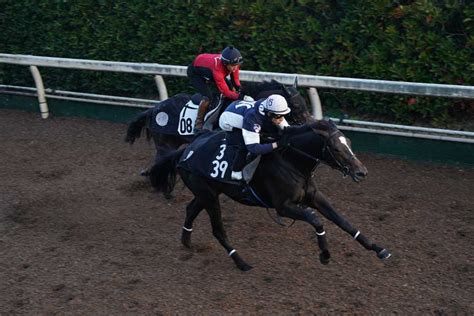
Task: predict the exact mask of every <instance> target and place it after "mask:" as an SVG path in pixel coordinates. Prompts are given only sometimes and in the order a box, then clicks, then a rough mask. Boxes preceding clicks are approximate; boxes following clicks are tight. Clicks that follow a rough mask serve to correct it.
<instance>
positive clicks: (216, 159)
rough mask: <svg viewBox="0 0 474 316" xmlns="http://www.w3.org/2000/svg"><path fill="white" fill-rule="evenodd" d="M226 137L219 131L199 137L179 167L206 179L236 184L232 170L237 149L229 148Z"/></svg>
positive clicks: (183, 156) (191, 145)
mask: <svg viewBox="0 0 474 316" xmlns="http://www.w3.org/2000/svg"><path fill="white" fill-rule="evenodd" d="M225 135H226V133H225V132H223V131H218V132H207V133H204V134H202V135H200V136H198V137H197V138H196V139H195V140H194V141H193V142H192V143H191V144H190V145H189V146H188V147H187V148H186V149H185V151H184V153H183V155H182V156H181V159H180V161H179V163H178V167H179V168H183V169H186V170H188V171H192V172H194V173H197V174H199V175H201V176H204V177H206V178H210V179H214V180H218V181H222V182H235V181H234V180H232V179H231V173H232V170H231V168H232V161H233V159H234V155H235V152H236V150H235V149H236V148H234V147H233V146H227V143H226V138H225Z"/></svg>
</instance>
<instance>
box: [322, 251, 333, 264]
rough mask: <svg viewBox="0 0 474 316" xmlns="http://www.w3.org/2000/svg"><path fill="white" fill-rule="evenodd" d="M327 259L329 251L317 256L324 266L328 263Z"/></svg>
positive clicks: (329, 256)
mask: <svg viewBox="0 0 474 316" xmlns="http://www.w3.org/2000/svg"><path fill="white" fill-rule="evenodd" d="M329 258H331V255H330V254H329V251H323V252H321V253H320V254H319V261H320V262H321V263H322V264H324V265H326V264H328V263H329Z"/></svg>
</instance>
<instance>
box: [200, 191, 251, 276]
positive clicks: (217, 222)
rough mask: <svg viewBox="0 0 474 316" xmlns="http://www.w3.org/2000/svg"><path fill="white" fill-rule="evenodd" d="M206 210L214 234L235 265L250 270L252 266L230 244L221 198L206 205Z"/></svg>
mask: <svg viewBox="0 0 474 316" xmlns="http://www.w3.org/2000/svg"><path fill="white" fill-rule="evenodd" d="M206 211H207V213H208V214H209V217H210V219H211V225H212V234H213V235H214V237H215V238H216V239H217V240H218V241H219V243H220V244H221V245H222V246H223V247H224V248H225V250H226V251H227V254H228V255H229V257H231V258H232V260H234V263H235V265H236V266H237V267H238V268H239V269H240V270H242V271H249V270H251V269H252V266H251V265H249V264H247V263H246V262H245V261H244V260H243V259H242V258H241V257H240V256H239V254H238V253H237V251H236V250H235V249H234V247H232V246H231V245H230V244H229V241H228V239H227V234H226V233H225V230H224V224H223V223H222V215H221V209H220V205H219V200H218V199H217V198H216V200H215V203H213V205H211V206H206Z"/></svg>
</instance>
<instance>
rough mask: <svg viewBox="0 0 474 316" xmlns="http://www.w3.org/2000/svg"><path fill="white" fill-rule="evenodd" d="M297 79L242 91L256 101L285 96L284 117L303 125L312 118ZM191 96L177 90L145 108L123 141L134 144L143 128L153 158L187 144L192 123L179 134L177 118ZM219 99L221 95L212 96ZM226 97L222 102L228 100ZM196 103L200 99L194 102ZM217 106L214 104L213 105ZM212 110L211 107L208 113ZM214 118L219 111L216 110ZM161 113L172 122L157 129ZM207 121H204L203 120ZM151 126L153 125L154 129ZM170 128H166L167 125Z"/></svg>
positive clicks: (190, 135) (250, 87)
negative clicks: (152, 145) (286, 109)
mask: <svg viewBox="0 0 474 316" xmlns="http://www.w3.org/2000/svg"><path fill="white" fill-rule="evenodd" d="M296 86H297V82H296V80H295V82H294V84H293V85H292V86H285V85H283V84H281V83H279V82H277V81H275V80H272V81H270V82H263V83H260V84H258V85H249V86H246V87H245V88H244V91H243V93H244V94H246V95H249V96H251V97H253V98H254V99H255V100H258V99H262V98H266V97H268V96H269V95H271V94H279V95H282V96H283V97H285V99H286V101H287V102H288V106H289V107H290V108H291V112H290V114H289V115H288V116H287V120H288V122H289V123H290V124H303V123H307V122H311V121H314V119H313V118H312V116H311V114H310V113H309V112H308V107H307V104H306V100H305V99H304V97H303V96H302V95H301V94H300V93H299V91H298V90H297V87H296ZM192 97H193V96H191V95H189V94H184V93H180V94H177V95H174V96H172V97H171V98H169V99H167V100H164V101H162V102H159V103H158V104H157V105H156V106H155V107H154V108H152V109H149V110H146V111H144V112H141V113H140V114H138V116H137V117H136V118H135V119H134V120H133V121H131V122H130V123H129V125H128V128H127V135H126V137H125V141H126V142H128V143H130V144H133V143H134V142H135V140H136V139H137V138H139V137H140V136H141V134H142V130H143V129H146V135H147V139H150V138H153V141H154V143H155V148H156V158H157V159H158V157H159V156H160V155H162V154H164V153H166V152H167V151H170V150H173V149H177V148H179V147H180V146H181V145H183V144H187V143H189V142H190V141H192V140H193V138H194V136H195V135H193V134H192V124H191V123H189V122H188V123H186V125H187V127H189V133H185V134H186V135H182V134H180V133H179V128H181V127H180V126H179V124H181V122H178V117H179V115H180V113H182V109H183V107H185V106H186V104H187V103H188V102H189V101H190V100H192ZM215 99H216V100H219V99H220V98H215ZM228 101H229V100H227V102H225V100H224V103H227V104H228V103H229V102H228ZM194 103H197V104H199V101H198V100H197V101H196V102H194ZM214 106H216V105H214ZM165 107H166V108H168V113H167V114H163V112H164V110H163V109H164V108H165ZM225 107H226V106H225V104H224V105H223V106H221V107H220V108H219V111H221V112H222V111H224V110H225ZM211 111H212V109H211V110H210V112H211ZM216 114H217V115H216V116H217V121H218V116H219V114H220V113H216ZM160 115H162V116H163V117H164V118H163V119H166V122H174V125H173V124H172V123H169V124H166V128H160V127H159V126H157V124H154V122H153V121H155V120H158V121H159V120H160V119H161V118H162V117H159V116H160ZM205 124H206V123H205ZM153 127H154V128H153ZM168 127H169V128H168Z"/></svg>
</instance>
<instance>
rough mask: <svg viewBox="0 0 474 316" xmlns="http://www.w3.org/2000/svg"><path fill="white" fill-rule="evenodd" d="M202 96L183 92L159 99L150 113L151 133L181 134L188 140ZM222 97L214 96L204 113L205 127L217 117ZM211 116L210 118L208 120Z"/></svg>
mask: <svg viewBox="0 0 474 316" xmlns="http://www.w3.org/2000/svg"><path fill="white" fill-rule="evenodd" d="M201 98H202V96H201V95H200V94H199V93H196V94H194V95H193V96H192V97H191V96H189V95H188V94H185V93H180V94H177V95H175V96H173V97H171V98H169V99H166V100H164V101H161V102H160V103H159V104H158V105H157V106H156V107H155V108H154V109H153V113H152V119H151V122H150V129H151V131H152V133H153V134H167V135H181V136H183V137H184V138H185V139H187V140H188V141H191V140H192V138H193V137H194V131H193V130H194V122H195V120H196V117H197V112H198V108H199V102H200V100H201ZM221 102H222V98H221V97H218V98H216V100H215V102H213V104H212V105H211V106H210V110H209V111H208V112H207V113H206V116H205V121H206V124H208V125H206V127H208V128H209V126H212V122H209V121H213V120H216V119H217V116H218V114H219V106H220V105H221ZM210 118H212V119H213V120H212V119H211V120H209V119H210ZM209 129H210V128H209Z"/></svg>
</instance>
